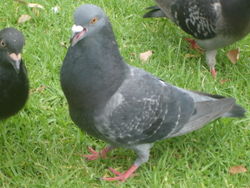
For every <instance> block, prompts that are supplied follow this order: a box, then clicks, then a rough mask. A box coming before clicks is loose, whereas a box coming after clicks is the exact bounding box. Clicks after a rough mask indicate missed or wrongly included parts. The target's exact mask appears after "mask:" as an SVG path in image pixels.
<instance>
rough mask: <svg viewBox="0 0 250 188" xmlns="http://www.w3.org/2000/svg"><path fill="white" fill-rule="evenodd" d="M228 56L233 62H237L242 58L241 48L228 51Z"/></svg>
mask: <svg viewBox="0 0 250 188" xmlns="http://www.w3.org/2000/svg"><path fill="white" fill-rule="evenodd" d="M227 57H228V59H229V60H230V61H231V63H233V64H235V63H237V61H238V60H239V59H240V49H239V48H237V49H233V50H230V51H229V52H227Z"/></svg>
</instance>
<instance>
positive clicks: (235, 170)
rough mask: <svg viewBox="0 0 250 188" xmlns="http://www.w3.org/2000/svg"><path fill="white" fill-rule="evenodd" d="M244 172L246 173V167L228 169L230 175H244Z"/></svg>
mask: <svg viewBox="0 0 250 188" xmlns="http://www.w3.org/2000/svg"><path fill="white" fill-rule="evenodd" d="M244 172H247V169H246V167H244V166H242V165H239V166H232V167H231V168H230V169H229V173H230V174H239V173H244Z"/></svg>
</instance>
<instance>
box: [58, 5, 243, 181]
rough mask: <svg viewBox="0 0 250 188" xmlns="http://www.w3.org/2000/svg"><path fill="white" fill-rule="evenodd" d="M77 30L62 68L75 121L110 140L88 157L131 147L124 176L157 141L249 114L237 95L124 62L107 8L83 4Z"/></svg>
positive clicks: (142, 160) (121, 175) (118, 175)
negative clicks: (177, 82) (190, 85)
mask: <svg viewBox="0 0 250 188" xmlns="http://www.w3.org/2000/svg"><path fill="white" fill-rule="evenodd" d="M72 31H73V35H72V38H71V44H70V46H69V48H68V51H67V53H66V56H65V58H64V60H63V65H62V68H61V73H60V81H61V87H62V90H63V92H64V94H65V96H66V99H67V102H68V106H69V113H70V116H71V119H72V120H73V122H74V123H75V124H76V125H77V126H78V127H79V128H80V129H81V130H83V131H85V132H87V133H88V134H89V135H91V136H93V137H95V138H97V139H101V140H103V141H105V142H107V143H108V146H107V147H106V148H104V149H103V150H102V151H100V152H97V151H95V150H94V149H92V148H91V147H90V148H89V151H90V154H88V155H84V157H86V159H88V160H95V159H97V158H100V157H105V156H106V154H107V152H109V151H110V150H112V149H114V148H119V147H122V148H127V149H131V150H133V151H135V152H136V153H137V159H136V160H135V162H134V163H133V165H132V166H131V167H130V168H129V169H128V170H127V171H126V172H124V173H121V172H118V171H116V170H114V169H113V168H110V170H111V172H113V173H114V174H115V175H116V176H115V177H103V178H102V179H103V180H107V181H125V180H126V179H127V178H129V177H131V175H132V174H133V173H134V172H135V171H136V170H137V169H138V167H139V166H140V165H141V164H143V163H145V162H147V161H148V159H149V152H150V148H151V147H152V146H153V144H154V142H156V141H158V140H163V139H167V138H171V137H176V136H180V135H183V134H186V133H189V132H192V131H195V130H197V129H199V128H201V127H203V126H204V125H205V124H207V123H209V122H210V121H213V120H215V119H217V118H220V117H244V113H245V110H244V108H242V107H241V106H239V105H237V104H235V99H234V98H226V97H223V96H219V95H210V94H206V93H200V92H193V91H189V90H185V89H182V88H179V87H176V86H173V85H171V84H168V83H166V82H164V81H162V80H160V79H159V78H157V77H155V76H153V75H152V74H150V73H148V72H146V71H144V70H143V69H139V68H136V67H134V66H131V65H129V64H127V63H125V62H124V60H123V58H122V56H121V55H120V52H119V49H118V44H117V42H116V39H115V36H114V33H113V30H112V26H111V23H110V21H109V18H108V17H107V16H106V14H105V13H104V11H103V10H102V9H101V8H100V7H98V6H96V5H92V4H84V5H81V6H79V7H78V8H76V10H75V12H74V25H73V26H72Z"/></svg>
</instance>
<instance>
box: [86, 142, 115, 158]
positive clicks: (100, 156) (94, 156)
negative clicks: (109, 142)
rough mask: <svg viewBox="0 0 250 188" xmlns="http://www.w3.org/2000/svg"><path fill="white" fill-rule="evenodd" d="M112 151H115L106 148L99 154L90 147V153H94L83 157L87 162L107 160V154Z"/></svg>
mask: <svg viewBox="0 0 250 188" xmlns="http://www.w3.org/2000/svg"><path fill="white" fill-rule="evenodd" d="M112 149H114V147H112V146H108V147H106V148H104V149H103V150H101V151H99V152H97V151H95V150H94V149H93V148H91V147H88V151H89V152H90V153H92V154H89V155H83V157H85V158H86V159H87V160H91V161H93V160H96V159H98V158H106V156H107V153H108V152H109V151H111V150H112Z"/></svg>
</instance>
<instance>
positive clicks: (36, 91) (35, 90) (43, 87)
mask: <svg viewBox="0 0 250 188" xmlns="http://www.w3.org/2000/svg"><path fill="white" fill-rule="evenodd" d="M45 89H46V86H45V85H41V86H39V87H38V88H34V89H31V90H30V93H31V94H32V93H39V92H43V91H44V90H45Z"/></svg>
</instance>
